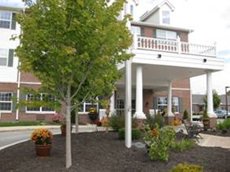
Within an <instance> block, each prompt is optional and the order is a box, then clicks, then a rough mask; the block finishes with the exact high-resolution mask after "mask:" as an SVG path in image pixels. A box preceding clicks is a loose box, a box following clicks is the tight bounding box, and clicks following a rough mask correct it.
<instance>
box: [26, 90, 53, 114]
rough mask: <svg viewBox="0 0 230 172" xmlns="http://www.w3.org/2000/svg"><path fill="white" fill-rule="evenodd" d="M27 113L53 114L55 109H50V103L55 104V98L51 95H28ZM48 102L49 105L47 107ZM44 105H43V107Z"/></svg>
mask: <svg viewBox="0 0 230 172" xmlns="http://www.w3.org/2000/svg"><path fill="white" fill-rule="evenodd" d="M26 100H27V103H28V105H27V107H26V112H27V113H53V112H54V109H53V108H52V107H49V103H54V101H55V98H54V96H51V95H49V94H44V93H41V94H27V95H26ZM45 102H47V105H45V104H46V103H45ZM41 103H42V105H41Z"/></svg>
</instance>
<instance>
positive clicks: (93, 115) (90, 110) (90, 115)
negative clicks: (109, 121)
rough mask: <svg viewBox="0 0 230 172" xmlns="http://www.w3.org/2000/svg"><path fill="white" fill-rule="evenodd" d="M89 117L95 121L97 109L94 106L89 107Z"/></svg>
mask: <svg viewBox="0 0 230 172" xmlns="http://www.w3.org/2000/svg"><path fill="white" fill-rule="evenodd" d="M88 116H89V119H90V120H91V121H92V122H95V121H96V120H97V119H98V113H97V110H96V109H95V108H90V109H89V113H88Z"/></svg>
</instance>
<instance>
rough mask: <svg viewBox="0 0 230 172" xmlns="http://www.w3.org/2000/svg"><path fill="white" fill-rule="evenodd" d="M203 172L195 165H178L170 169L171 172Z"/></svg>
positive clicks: (201, 168)
mask: <svg viewBox="0 0 230 172" xmlns="http://www.w3.org/2000/svg"><path fill="white" fill-rule="evenodd" d="M188 171H189V172H203V167H202V166H200V165H195V164H188V163H179V164H177V165H176V166H175V167H173V168H172V170H171V172H188Z"/></svg>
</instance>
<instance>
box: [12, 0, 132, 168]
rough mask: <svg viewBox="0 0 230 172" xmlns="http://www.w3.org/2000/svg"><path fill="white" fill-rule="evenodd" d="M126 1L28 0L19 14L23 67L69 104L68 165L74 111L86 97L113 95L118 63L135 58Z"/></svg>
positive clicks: (68, 162) (20, 48)
mask: <svg viewBox="0 0 230 172" xmlns="http://www.w3.org/2000/svg"><path fill="white" fill-rule="evenodd" d="M124 2H125V0H117V1H115V2H114V3H113V4H112V5H110V6H108V5H107V3H106V1H105V0H77V1H76V0H39V1H36V2H35V1H33V0H25V3H26V4H27V6H28V8H27V9H26V11H25V13H23V14H21V15H19V17H18V22H19V24H20V25H21V29H22V33H21V35H20V37H19V38H20V45H19V46H18V48H17V50H16V53H17V56H18V57H19V59H20V61H21V63H22V65H21V69H22V70H24V71H29V72H32V73H33V74H34V75H35V76H37V77H38V78H39V79H40V81H41V82H42V89H43V90H45V91H46V92H49V93H52V94H53V95H55V96H56V99H57V100H58V101H59V102H60V103H62V104H63V105H64V106H63V107H65V115H66V125H67V127H66V131H67V134H66V168H69V167H70V166H71V165H72V157H71V135H70V113H71V110H74V109H75V108H76V107H78V105H79V104H80V102H81V101H84V100H85V99H89V98H90V99H94V98H95V97H96V96H98V95H108V94H110V92H111V90H112V89H113V88H114V83H115V81H116V80H117V79H118V78H119V71H118V70H117V67H116V65H117V64H118V63H120V62H123V61H125V60H127V59H129V58H130V57H131V54H128V53H127V51H126V50H127V48H128V47H129V46H130V45H131V42H132V37H131V34H130V32H129V30H128V28H127V27H126V21H127V18H128V17H125V18H124V20H122V21H119V20H117V16H118V15H119V12H120V11H121V10H122V8H123V5H124Z"/></svg>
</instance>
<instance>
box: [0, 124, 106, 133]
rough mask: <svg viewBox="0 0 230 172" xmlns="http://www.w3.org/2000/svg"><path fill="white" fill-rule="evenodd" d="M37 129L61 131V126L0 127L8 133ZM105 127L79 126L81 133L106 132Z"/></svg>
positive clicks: (0, 129)
mask: <svg viewBox="0 0 230 172" xmlns="http://www.w3.org/2000/svg"><path fill="white" fill-rule="evenodd" d="M37 128H47V129H60V125H38V126H13V127H0V132H7V131H22V130H34V129H37ZM105 130H106V128H105V127H98V126H96V125H94V124H88V125H79V132H80V133H83V132H95V131H105ZM72 132H73V133H74V132H75V125H73V129H72Z"/></svg>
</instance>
